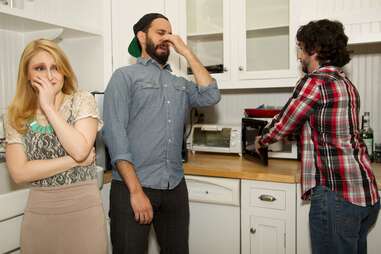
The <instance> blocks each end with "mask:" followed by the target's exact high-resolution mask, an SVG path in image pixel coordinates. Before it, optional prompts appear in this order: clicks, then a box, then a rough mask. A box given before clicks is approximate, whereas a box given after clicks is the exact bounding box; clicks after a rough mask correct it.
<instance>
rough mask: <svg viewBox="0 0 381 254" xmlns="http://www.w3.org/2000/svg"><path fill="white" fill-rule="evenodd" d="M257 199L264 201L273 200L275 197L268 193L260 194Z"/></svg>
mask: <svg viewBox="0 0 381 254" xmlns="http://www.w3.org/2000/svg"><path fill="white" fill-rule="evenodd" d="M259 199H260V200H262V201H266V202H274V201H275V200H276V198H275V197H274V196H271V195H268V194H262V195H260V196H259Z"/></svg>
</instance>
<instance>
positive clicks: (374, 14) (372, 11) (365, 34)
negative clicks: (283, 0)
mask: <svg viewBox="0 0 381 254" xmlns="http://www.w3.org/2000/svg"><path fill="white" fill-rule="evenodd" d="M299 8H300V9H301V18H300V25H303V24H306V23H307V22H309V21H311V20H316V19H323V18H327V19H333V20H338V21H340V22H342V23H343V24H344V27H345V33H346V35H347V36H348V37H349V44H359V43H372V42H381V14H380V13H381V0H361V1H360V0H309V1H300V3H299Z"/></svg>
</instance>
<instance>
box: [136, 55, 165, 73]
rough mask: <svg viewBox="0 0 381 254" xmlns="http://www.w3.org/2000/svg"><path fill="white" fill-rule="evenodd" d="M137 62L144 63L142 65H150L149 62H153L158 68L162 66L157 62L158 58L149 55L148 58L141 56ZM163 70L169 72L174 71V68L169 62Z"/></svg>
mask: <svg viewBox="0 0 381 254" xmlns="http://www.w3.org/2000/svg"><path fill="white" fill-rule="evenodd" d="M137 63H138V64H142V65H146V66H147V65H148V64H153V65H156V66H157V67H158V68H160V69H161V66H160V64H159V63H158V62H156V60H154V59H152V58H151V57H148V58H142V57H139V58H138V59H137ZM163 70H167V71H169V72H172V68H171V66H170V64H169V63H166V64H165V65H164V66H163Z"/></svg>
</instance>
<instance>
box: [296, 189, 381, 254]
mask: <svg viewBox="0 0 381 254" xmlns="http://www.w3.org/2000/svg"><path fill="white" fill-rule="evenodd" d="M379 194H380V195H381V191H379ZM296 202H297V206H296V207H297V208H296V218H297V219H296V220H297V221H296V224H297V229H296V243H297V252H296V253H298V254H310V253H312V250H311V240H310V229H309V211H310V206H311V203H310V202H309V201H303V200H302V199H301V186H300V184H297V200H296ZM380 218H381V215H379V216H378V220H377V222H376V225H375V226H374V227H373V228H372V229H371V230H370V232H369V234H368V254H377V253H380V249H381V242H380V234H381V219H380Z"/></svg>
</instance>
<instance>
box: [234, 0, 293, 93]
mask: <svg viewBox="0 0 381 254" xmlns="http://www.w3.org/2000/svg"><path fill="white" fill-rule="evenodd" d="M237 2H238V3H239V5H238V6H237V13H238V15H236V16H237V28H238V29H237V32H238V33H237V36H236V38H237V52H238V59H237V60H238V62H237V63H238V66H237V70H238V77H239V79H240V80H262V79H274V81H275V82H278V80H277V79H285V80H287V79H288V78H291V80H292V78H295V77H296V76H297V71H296V63H297V62H296V52H295V30H296V29H295V21H294V20H295V18H296V17H295V16H296V15H295V13H294V12H293V11H294V9H293V6H292V4H293V0H240V1H237ZM293 82H294V81H290V82H289V81H286V82H285V83H284V85H286V86H287V85H288V86H290V85H291V86H292V85H293ZM258 84H259V83H258ZM279 86H282V82H280V83H279Z"/></svg>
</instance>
